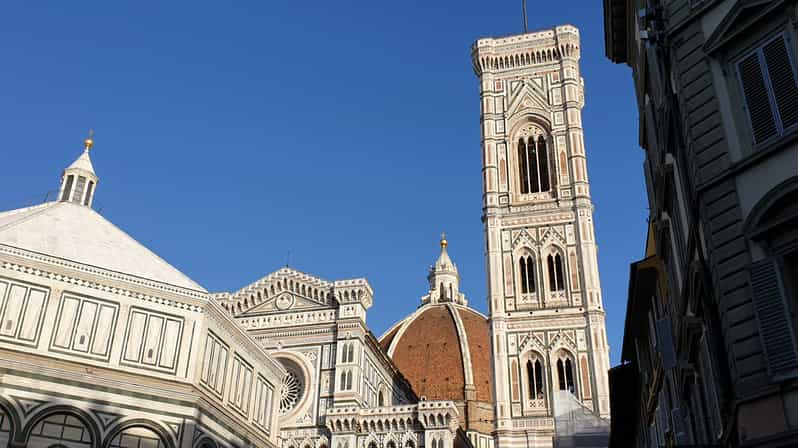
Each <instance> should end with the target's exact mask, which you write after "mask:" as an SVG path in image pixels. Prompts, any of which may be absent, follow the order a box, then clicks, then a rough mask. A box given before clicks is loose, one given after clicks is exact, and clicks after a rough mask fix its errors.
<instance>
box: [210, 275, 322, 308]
mask: <svg viewBox="0 0 798 448" xmlns="http://www.w3.org/2000/svg"><path fill="white" fill-rule="evenodd" d="M332 286H333V284H332V283H331V282H328V281H327V280H323V279H321V278H318V277H315V276H312V275H309V274H305V273H304V272H300V271H297V270H296V269H292V268H289V267H285V268H282V269H280V270H278V271H275V272H273V273H271V274H269V275H267V276H265V277H263V278H261V279H259V280H257V281H255V282H253V283H251V284H249V285H247V286H245V287H244V288H241V289H240V290H238V291H236V292H235V293H232V294H230V295H229V296H227V297H223V298H222V300H223V302H224V303H226V304H228V305H231V306H230V307H229V309H231V311H233V313H234V314H235V315H236V316H242V315H251V314H260V313H271V312H275V313H276V312H286V311H289V310H306V309H312V308H329V307H331V306H335V300H334V299H333V296H332V294H331V288H332ZM217 297H219V296H218V295H217Z"/></svg>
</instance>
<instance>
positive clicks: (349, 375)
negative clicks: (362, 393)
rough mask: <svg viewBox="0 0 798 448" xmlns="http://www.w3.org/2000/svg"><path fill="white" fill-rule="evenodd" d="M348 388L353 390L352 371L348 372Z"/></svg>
mask: <svg viewBox="0 0 798 448" xmlns="http://www.w3.org/2000/svg"><path fill="white" fill-rule="evenodd" d="M346 390H352V372H346Z"/></svg>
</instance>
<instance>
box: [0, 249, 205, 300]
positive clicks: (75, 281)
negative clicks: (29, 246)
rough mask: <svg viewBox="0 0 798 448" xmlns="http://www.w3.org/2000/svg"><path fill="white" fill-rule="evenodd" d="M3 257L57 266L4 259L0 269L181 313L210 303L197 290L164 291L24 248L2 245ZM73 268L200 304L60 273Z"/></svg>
mask: <svg viewBox="0 0 798 448" xmlns="http://www.w3.org/2000/svg"><path fill="white" fill-rule="evenodd" d="M0 254H6V255H10V256H11V257H13V258H19V259H20V260H19V261H20V262H23V261H30V262H33V263H36V264H44V265H45V266H47V265H49V266H50V267H54V268H55V269H47V268H40V267H33V266H28V265H24V264H21V263H20V262H15V261H13V259H12V260H0V267H2V269H5V270H8V271H15V272H23V273H25V274H29V275H34V276H37V277H42V278H46V279H50V280H55V281H58V282H63V283H67V284H71V285H76V286H82V287H85V288H90V289H95V290H98V291H102V292H106V293H110V294H115V295H119V296H123V297H128V298H132V299H138V300H141V301H144V302H150V303H155V304H159V305H165V306H171V307H174V308H178V309H181V310H187V311H191V312H202V302H203V301H205V302H207V298H208V295H207V293H204V292H199V291H193V290H190V289H184V288H178V287H167V288H164V287H163V286H166V285H163V284H160V283H157V282H150V281H147V280H143V279H138V278H137V277H131V276H127V275H124V274H119V273H116V272H112V271H106V270H104V269H101V268H96V267H93V266H87V265H81V264H78V263H73V262H68V261H66V260H60V259H58V258H54V257H49V256H47V255H41V254H36V253H32V252H28V251H25V250H22V249H17V248H13V247H9V246H6V245H2V244H0ZM64 269H70V270H75V271H78V272H80V273H85V274H87V275H90V276H95V277H100V278H102V279H103V280H106V281H119V282H127V283H133V284H135V285H137V286H141V287H145V288H150V289H155V290H159V291H162V292H165V293H167V294H168V295H181V296H183V297H184V298H187V299H189V300H191V301H193V302H199V303H190V302H184V301H181V300H176V299H171V298H165V297H159V296H154V295H151V294H146V293H142V292H139V291H134V290H131V289H127V288H123V287H119V286H115V285H111V284H109V283H106V282H103V281H98V280H87V279H84V278H79V277H77V276H74V275H71V274H68V273H63V272H56V271H57V270H58V271H60V270H64ZM129 278H133V279H138V280H140V281H138V282H130V281H128V279H129Z"/></svg>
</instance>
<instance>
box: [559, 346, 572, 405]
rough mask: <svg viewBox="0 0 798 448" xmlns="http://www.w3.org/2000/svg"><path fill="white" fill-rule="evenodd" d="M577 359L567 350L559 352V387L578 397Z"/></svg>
mask: <svg viewBox="0 0 798 448" xmlns="http://www.w3.org/2000/svg"><path fill="white" fill-rule="evenodd" d="M575 378H576V358H574V356H573V355H572V354H571V353H570V352H568V351H567V350H565V349H560V350H558V351H557V385H558V388H559V390H567V391H569V392H571V393H572V394H574V395H576V383H575V382H574V379H575Z"/></svg>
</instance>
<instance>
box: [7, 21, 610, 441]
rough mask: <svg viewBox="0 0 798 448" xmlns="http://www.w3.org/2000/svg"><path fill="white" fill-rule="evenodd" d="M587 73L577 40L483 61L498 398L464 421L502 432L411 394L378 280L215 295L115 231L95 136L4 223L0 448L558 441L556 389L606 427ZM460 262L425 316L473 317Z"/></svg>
mask: <svg viewBox="0 0 798 448" xmlns="http://www.w3.org/2000/svg"><path fill="white" fill-rule="evenodd" d="M578 60H579V34H578V31H577V30H576V28H574V27H572V26H562V27H557V28H555V29H551V30H545V31H541V32H536V33H529V34H525V35H520V36H510V37H506V38H499V39H481V40H479V41H477V42H476V43H475V44H474V47H473V63H474V67H475V69H476V71H477V74H478V76H479V78H480V87H481V89H480V90H481V96H480V98H481V104H482V121H481V123H482V136H483V145H482V148H483V161H484V170H483V171H484V177H483V184H484V211H485V215H484V221H485V226H486V238H487V260H488V281H489V310H490V315H489V316H488V317H489V325H490V337H489V339H488V338H487V337H486V339H485V340H486V341H488V340H489V342H486V344H492V346H491V354H490V355H491V356H490V360H491V361H490V362H491V364H492V367H491V368H490V370H492V372H491V373H492V375H493V376H492V377H491V379H492V384H493V390H492V392H493V403H490V402H488V403H482V404H481V405H480V406H482V407H481V408H479V409H476V408H473V409H471V410H470V412H472V413H473V414H472V415H471V418H472V419H473V418H474V416H475V415H480V414H478V412H479V413H487V414H488V415H490V414H491V413H493V414H494V415H495V423H493V420H490V419H482V420H481V421H483V422H488V423H487V424H486V425H487V426H488V427H492V428H493V429H494V431H493V432H492V434H491V433H489V431H487V430H479V432H478V433H477V432H474V431H473V430H472V431H471V432H469V433H468V434H467V435H466V433H465V432H464V431H463V429H464V427H465V426H467V425H465V424H464V422H465V418H464V417H465V416H464V415H461V412H462V410H463V409H464V407H463V403H460V408H458V406H457V405H456V403H454V402H453V401H446V400H438V401H433V400H425V399H423V397H419V396H417V395H416V393H415V392H414V391H413V388H412V387H411V385H410V384H409V382H408V380H406V379H405V377H404V376H403V375H402V373H401V372H400V371H399V370H398V369H397V367H396V365H395V364H394V362H393V361H392V359H391V358H390V357H389V356H388V354H387V353H386V350H385V349H384V348H382V347H381V346H380V343H379V342H378V341H377V339H376V338H375V336H374V335H373V334H372V333H371V331H370V330H369V328H368V326H367V325H366V321H367V319H366V318H367V312H368V310H369V308H370V307H371V306H372V304H373V300H374V298H373V297H374V292H373V291H372V289H371V286H370V285H369V283H368V282H367V281H366V280H365V279H344V280H337V281H328V280H324V279H320V278H317V277H315V276H312V275H308V274H305V273H302V272H299V271H297V270H295V269H291V268H287V267H286V268H283V269H279V270H277V271H276V272H273V273H271V274H269V275H266V276H265V277H263V278H261V279H259V280H256V281H254V282H252V283H251V284H249V285H247V286H245V287H243V288H242V289H240V290H238V291H235V292H222V293H214V294H211V293H209V292H208V291H206V290H205V289H204V288H203V287H202V286H200V285H199V284H198V283H196V282H194V281H193V280H191V279H190V278H188V277H187V276H185V275H184V274H182V273H181V272H180V271H178V270H177V269H175V268H174V267H172V266H171V265H169V264H168V263H167V262H166V261H164V260H163V259H161V258H159V257H158V256H157V255H155V254H154V253H152V252H151V251H150V250H148V249H147V248H146V247H144V246H143V245H141V244H140V243H138V242H136V241H135V240H134V239H133V238H131V237H130V236H129V235H127V234H125V233H124V232H123V231H121V230H120V229H119V228H117V227H116V226H114V225H113V224H112V223H110V222H109V221H107V220H106V219H105V218H104V217H103V216H101V215H100V214H98V213H97V212H95V211H94V210H93V209H92V203H93V199H94V194H95V192H96V190H97V186H98V182H99V177H98V176H97V174H96V173H95V172H94V168H93V166H92V162H91V158H90V156H89V150H90V149H91V147H92V145H93V142H92V141H91V140H90V139H89V140H87V141H86V145H85V150H84V152H83V153H82V154H81V155H80V157H79V158H78V159H77V160H76V161H75V162H74V163H73V164H72V165H70V166H69V167H67V169H66V170H65V171H64V173H63V176H62V179H61V189H60V191H59V193H58V197H57V198H56V199H55V200H54V201H52V202H46V203H44V204H41V205H37V206H33V207H29V208H24V209H19V210H11V211H7V212H2V213H0V446H3V445H4V444H7V445H8V446H10V447H13V448H19V447H23V446H33V447H52V446H58V447H69V448H73V447H86V448H89V447H101V446H102V447H122V446H125V447H127V446H141V447H145V446H146V447H164V448H166V447H169V448H177V447H181V448H189V447H191V448H193V447H209V448H210V447H217V446H218V447H239V446H241V447H243V446H257V447H273V448H422V447H423V448H454V447H455V446H457V447H458V448H459V447H468V446H478V448H488V447H491V448H492V447H497V448H510V447H515V446H519V447H520V446H551V445H552V440H553V436H554V419H555V412H554V406H555V403H554V401H555V397H556V396H561V395H562V391H567V392H568V393H570V394H571V395H572V396H573V397H575V399H576V400H577V402H578V403H579V406H582V407H584V409H586V410H587V411H588V412H590V413H593V414H595V415H596V416H600V417H606V416H608V414H609V403H608V391H607V379H606V370H607V368H608V363H609V357H608V353H609V348H608V346H607V342H606V336H605V329H604V310H603V307H602V299H601V291H600V285H599V278H598V269H597V265H596V244H595V237H594V234H593V223H592V207H593V206H592V203H591V199H590V193H589V184H588V181H587V172H586V165H585V150H584V145H583V137H582V127H581V122H580V116H581V108H582V106H583V103H584V100H583V82H582V78H581V76H580V75H579V65H578ZM519 142H523V147H520V145H521V144H520V143H519ZM522 159H523V161H522ZM533 165H534V170H533V168H532V167H533ZM533 171H534V172H533ZM444 249H445V246H444ZM444 255H445V257H446V259H445V260H444V259H443V258H441V259H439V264H440V266H438V268H436V269H437V271H436V273H437V274H436V276H435V277H434V281H433V280H431V286H430V295H428V296H425V297H424V298H423V299H422V304H423V305H425V306H428V307H431V306H433V305H435V304H436V303H437V299H436V297H441V298H444V297H445V298H446V302H452V306H455V305H457V306H460V307H463V308H465V307H467V302H466V299H465V295H464V294H463V293H462V292H460V291H459V274H458V273H457V271H456V268H454V264H453V263H451V260H449V259H448V254H446V251H445V250H443V252H442V257H443V256H444ZM441 260H443V261H445V262H446V263H443V262H442V261H441ZM447 263H448V264H447ZM449 265H451V269H450V268H449V267H448V266H449ZM436 266H437V265H436ZM447 269H449V270H447ZM482 319H483V325H484V319H485V317H484V316H483V317H482ZM460 326H462V323H461V324H460ZM483 331H484V330H483ZM460 336H461V340H465V338H464V337H463V335H462V334H461V335H460ZM484 362H485V363H487V362H488V361H487V360H485V361H484ZM465 364H468V365H471V361H470V360H469V361H468V362H467V363H465ZM472 386H473V385H472ZM471 389H473V387H472V388H471ZM471 389H469V390H471ZM486 396H488V397H489V396H490V394H486ZM466 408H467V407H466ZM466 429H467V428H466Z"/></svg>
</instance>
